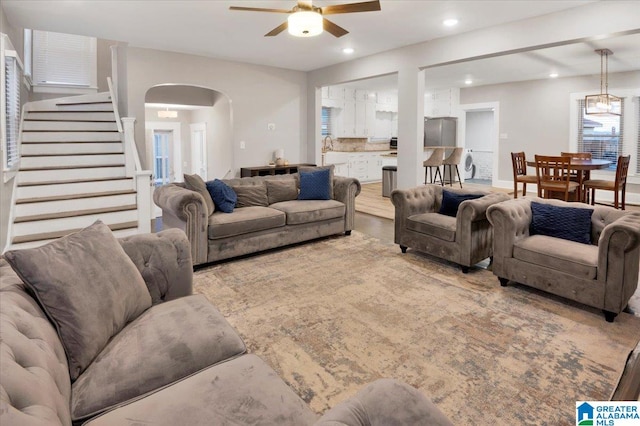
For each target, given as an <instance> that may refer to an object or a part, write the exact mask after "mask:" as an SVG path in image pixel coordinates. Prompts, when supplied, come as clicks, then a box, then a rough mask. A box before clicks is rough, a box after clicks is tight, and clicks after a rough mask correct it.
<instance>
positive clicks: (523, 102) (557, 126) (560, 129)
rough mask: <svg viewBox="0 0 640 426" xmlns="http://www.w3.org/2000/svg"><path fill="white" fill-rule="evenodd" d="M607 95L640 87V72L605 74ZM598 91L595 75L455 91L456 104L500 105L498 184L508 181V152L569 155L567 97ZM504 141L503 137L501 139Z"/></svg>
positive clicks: (568, 110)
mask: <svg viewBox="0 0 640 426" xmlns="http://www.w3.org/2000/svg"><path fill="white" fill-rule="evenodd" d="M609 84H610V89H609V91H610V92H611V93H613V94H615V89H616V88H618V89H630V88H634V87H635V88H640V73H638V72H627V73H616V74H610V75H609ZM599 90H600V76H599V75H593V76H582V77H568V78H558V79H545V80H532V81H524V82H516V83H506V84H496V85H488V86H480V87H470V88H463V89H461V90H460V103H461V104H475V103H484V102H499V103H500V109H499V114H500V117H499V121H500V129H498V133H499V134H501V135H502V137H501V138H500V140H499V144H498V146H499V150H498V152H499V157H498V158H497V159H496V158H495V157H494V161H495V160H497V161H498V164H499V166H498V179H499V180H503V181H506V180H511V179H512V178H513V171H512V167H511V158H510V156H509V155H510V153H511V152H517V151H524V152H525V154H526V155H527V158H533V156H534V155H535V154H546V155H557V154H559V153H560V152H561V151H570V150H571V147H570V143H571V141H570V136H569V129H570V127H569V126H570V125H571V124H572V123H571V122H570V121H571V120H570V118H569V116H570V108H571V106H572V105H571V102H570V99H569V97H570V94H571V93H574V92H585V91H594V93H597V92H598V91H599ZM504 136H506V138H505V137H504Z"/></svg>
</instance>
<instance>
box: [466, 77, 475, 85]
mask: <svg viewBox="0 0 640 426" xmlns="http://www.w3.org/2000/svg"><path fill="white" fill-rule="evenodd" d="M471 83H473V80H471V79H470V78H468V79H466V80H465V81H464V84H471Z"/></svg>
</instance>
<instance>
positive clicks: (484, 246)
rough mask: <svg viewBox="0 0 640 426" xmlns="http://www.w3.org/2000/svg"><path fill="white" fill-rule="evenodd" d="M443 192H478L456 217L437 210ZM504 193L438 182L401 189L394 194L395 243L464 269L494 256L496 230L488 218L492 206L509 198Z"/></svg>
mask: <svg viewBox="0 0 640 426" xmlns="http://www.w3.org/2000/svg"><path fill="white" fill-rule="evenodd" d="M443 191H449V192H452V193H455V194H470V193H473V194H479V195H482V196H481V197H480V198H477V199H474V200H467V201H463V202H462V203H461V204H460V207H459V208H458V213H457V215H456V217H451V216H446V215H443V214H440V213H438V212H439V210H440V206H441V204H442V194H443ZM508 199H509V196H508V195H507V194H502V193H489V192H481V191H473V192H469V191H467V190H464V191H462V190H458V189H443V188H442V187H441V186H439V185H426V186H419V187H417V188H411V189H399V190H395V191H393V192H392V193H391V201H392V203H393V205H394V206H395V233H394V242H395V243H396V244H399V245H400V249H401V250H402V252H403V253H405V252H406V251H407V248H408V247H411V248H414V249H416V250H419V251H422V252H425V253H428V254H430V255H433V256H436V257H439V258H441V259H445V260H448V261H451V262H454V263H457V264H458V265H460V267H461V269H462V272H464V273H467V272H468V271H469V267H471V266H473V265H475V264H476V263H478V262H480V261H481V260H483V259H486V258H488V257H490V256H491V250H492V241H493V231H492V229H491V226H490V224H489V222H488V221H487V218H486V215H485V213H486V211H487V208H488V207H489V206H491V205H492V204H495V203H499V202H501V201H505V200H508Z"/></svg>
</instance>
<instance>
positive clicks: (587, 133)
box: [578, 99, 624, 170]
mask: <svg viewBox="0 0 640 426" xmlns="http://www.w3.org/2000/svg"><path fill="white" fill-rule="evenodd" d="M621 112H622V114H621V115H587V114H585V104H584V99H580V100H578V120H579V121H578V151H579V152H590V153H591V155H592V156H593V158H597V159H601V160H609V161H611V166H609V170H615V169H616V165H617V163H618V156H620V155H623V153H624V146H623V140H624V138H623V128H624V102H623V103H622V111H621Z"/></svg>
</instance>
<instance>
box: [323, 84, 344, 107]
mask: <svg viewBox="0 0 640 426" xmlns="http://www.w3.org/2000/svg"><path fill="white" fill-rule="evenodd" d="M321 93H322V106H323V107H329V108H340V109H342V108H344V89H342V88H337V87H335V86H324V87H323V88H322V89H321Z"/></svg>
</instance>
